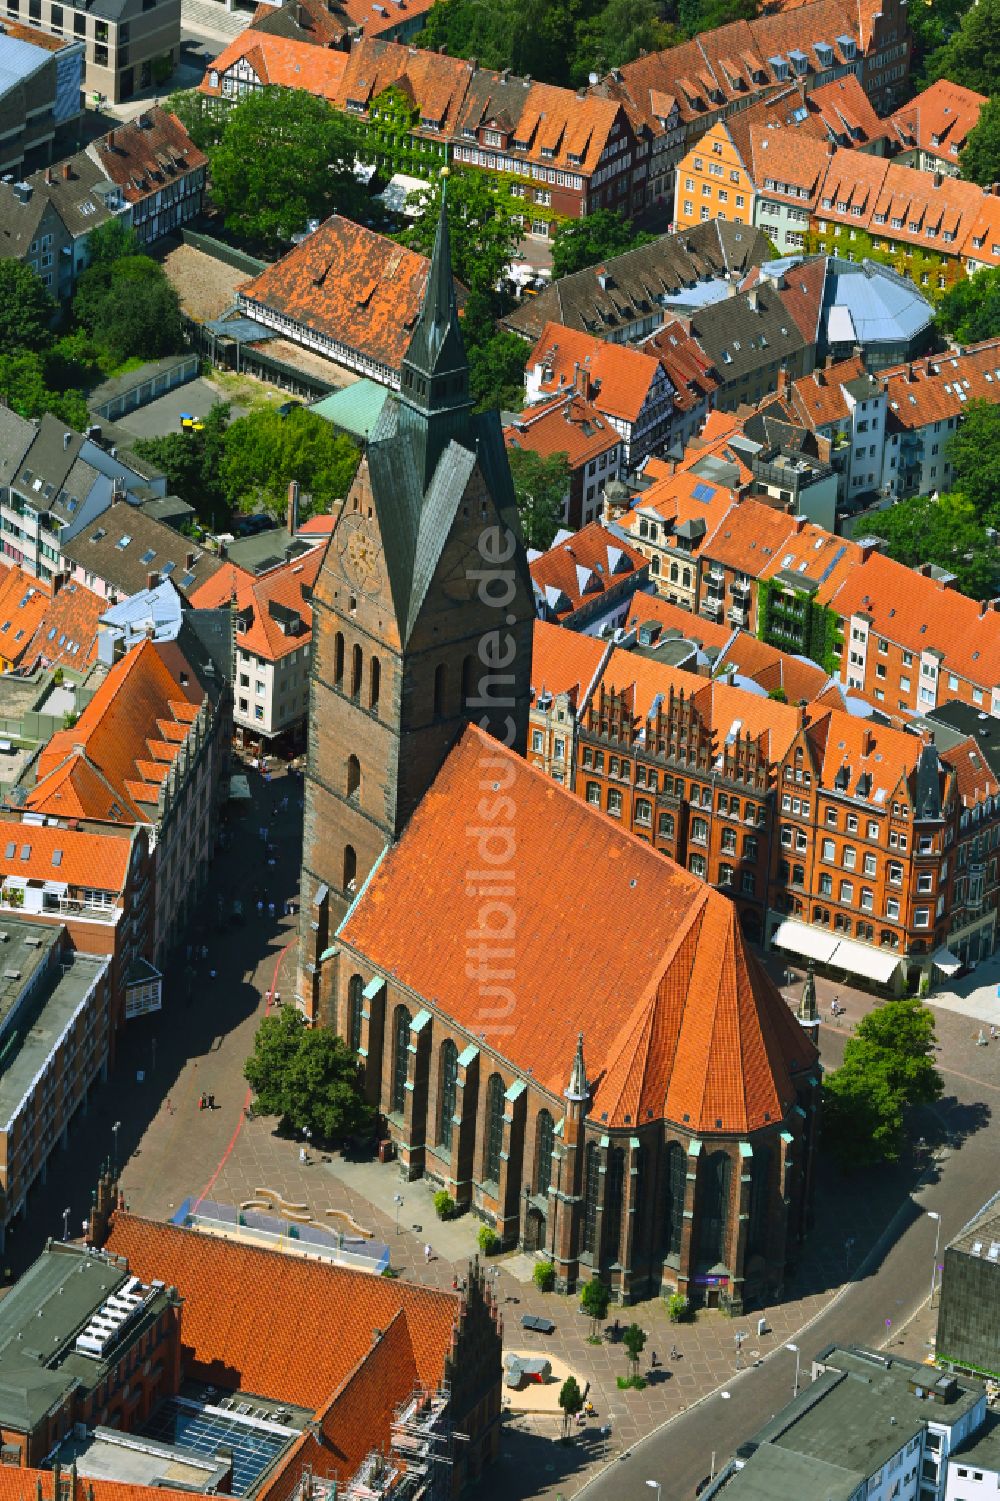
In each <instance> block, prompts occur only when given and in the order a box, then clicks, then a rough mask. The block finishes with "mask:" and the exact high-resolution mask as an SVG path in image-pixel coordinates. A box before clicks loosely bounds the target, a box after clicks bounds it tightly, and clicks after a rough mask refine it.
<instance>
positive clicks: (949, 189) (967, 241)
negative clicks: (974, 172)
mask: <svg viewBox="0 0 1000 1501" xmlns="http://www.w3.org/2000/svg"><path fill="white" fill-rule="evenodd" d="M991 198H992V194H989V193H984V191H983V189H982V188H980V187H977V185H976V184H975V183H972V182H962V181H961V180H960V179H959V178H957V177H943V178H941V180H940V181H935V178H934V175H933V174H932V173H930V172H921V171H919V170H918V169H917V168H916V167H904V166H902V165H901V164H900V163H899V162H894V161H888V160H886V159H885V158H884V157H875V156H868V155H866V154H865V153H863V152H857V151H845V150H838V151H837V152H835V153H834V155H833V156H832V157H831V159H830V165H829V167H828V168H827V173H826V177H825V178H824V180H823V185H822V187H821V189H820V198H819V205H818V208H817V214H818V217H819V218H820V219H821V220H823V221H824V222H827V223H834V224H849V225H851V226H852V227H853V228H855V229H863V230H865V231H866V232H868V233H871V234H873V235H874V236H875V238H876V239H882V238H888V239H891V240H893V241H896V242H900V241H901V242H903V243H906V244H914V245H921V246H923V247H925V248H928V247H929V248H930V249H932V250H936V251H941V252H942V253H943V254H945V255H953V256H958V255H963V256H964V255H966V254H968V253H969V251H968V250H967V248H966V247H967V246H974V248H975V249H976V250H977V251H979V252H981V253H979V254H977V255H976V257H975V258H976V260H977V261H979V262H982V263H983V264H988V265H998V264H1000V246H998V247H997V248H994V245H993V240H992V239H991V238H990V236H989V233H988V231H989V229H990V228H991V226H1000V210H998V209H997V208H996V207H995V206H994V205H995V203H996V200H994V202H993V203H992V204H991V202H990V200H991ZM928 231H930V233H928ZM981 232H982V236H983V240H984V243H981V244H978V245H976V244H975V241H976V240H977V239H979V238H980V233H981Z"/></svg>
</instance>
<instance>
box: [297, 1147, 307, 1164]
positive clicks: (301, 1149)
mask: <svg viewBox="0 0 1000 1501" xmlns="http://www.w3.org/2000/svg"><path fill="white" fill-rule="evenodd" d="M299 1162H300V1163H301V1164H302V1166H303V1167H305V1165H306V1149H305V1147H299Z"/></svg>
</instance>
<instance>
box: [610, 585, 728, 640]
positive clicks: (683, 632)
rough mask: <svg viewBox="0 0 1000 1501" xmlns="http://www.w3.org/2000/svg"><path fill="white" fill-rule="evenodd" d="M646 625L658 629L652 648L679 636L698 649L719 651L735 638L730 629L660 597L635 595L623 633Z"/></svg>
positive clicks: (659, 595)
mask: <svg viewBox="0 0 1000 1501" xmlns="http://www.w3.org/2000/svg"><path fill="white" fill-rule="evenodd" d="M648 622H651V623H654V624H656V625H659V626H660V627H661V633H660V635H659V636H658V637H657V638H656V644H657V645H659V644H660V642H662V641H666V640H667V639H668V638H669V637H679V636H683V637H684V638H685V639H686V640H688V641H693V642H694V643H695V645H696V646H700V647H702V648H715V649H716V650H717V651H721V649H722V648H723V647H724V646H725V645H726V644H727V643H728V642H729V641H731V640H732V639H733V637H734V636H735V635H736V634H738V633H737V632H734V630H733V628H732V626H731V625H719V624H717V623H716V622H715V621H714V620H706V619H705V618H704V616H702V615H692V613H691V611H690V610H684V609H682V608H681V606H680V605H675V604H671V602H670V600H669V599H666V598H665V597H664V596H663V595H662V594H637V595H636V596H635V598H634V599H633V601H632V607H631V609H630V610H629V615H628V620H627V622H626V629H627V630H638V628H639V627H640V626H641V625H645V624H647V623H648Z"/></svg>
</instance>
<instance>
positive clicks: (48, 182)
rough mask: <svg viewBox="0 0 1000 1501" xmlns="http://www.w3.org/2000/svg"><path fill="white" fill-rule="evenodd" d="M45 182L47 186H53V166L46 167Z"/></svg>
mask: <svg viewBox="0 0 1000 1501" xmlns="http://www.w3.org/2000/svg"><path fill="white" fill-rule="evenodd" d="M45 183H46V186H47V187H51V186H52V168H51V167H46V168H45Z"/></svg>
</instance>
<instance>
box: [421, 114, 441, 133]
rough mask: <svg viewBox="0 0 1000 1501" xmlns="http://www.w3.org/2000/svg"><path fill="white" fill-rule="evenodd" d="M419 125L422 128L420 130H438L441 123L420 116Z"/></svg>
mask: <svg viewBox="0 0 1000 1501" xmlns="http://www.w3.org/2000/svg"><path fill="white" fill-rule="evenodd" d="M420 124H421V126H422V128H423V129H424V130H440V129H441V121H440V120H431V119H429V118H428V117H427V116H426V115H421V117H420Z"/></svg>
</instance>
